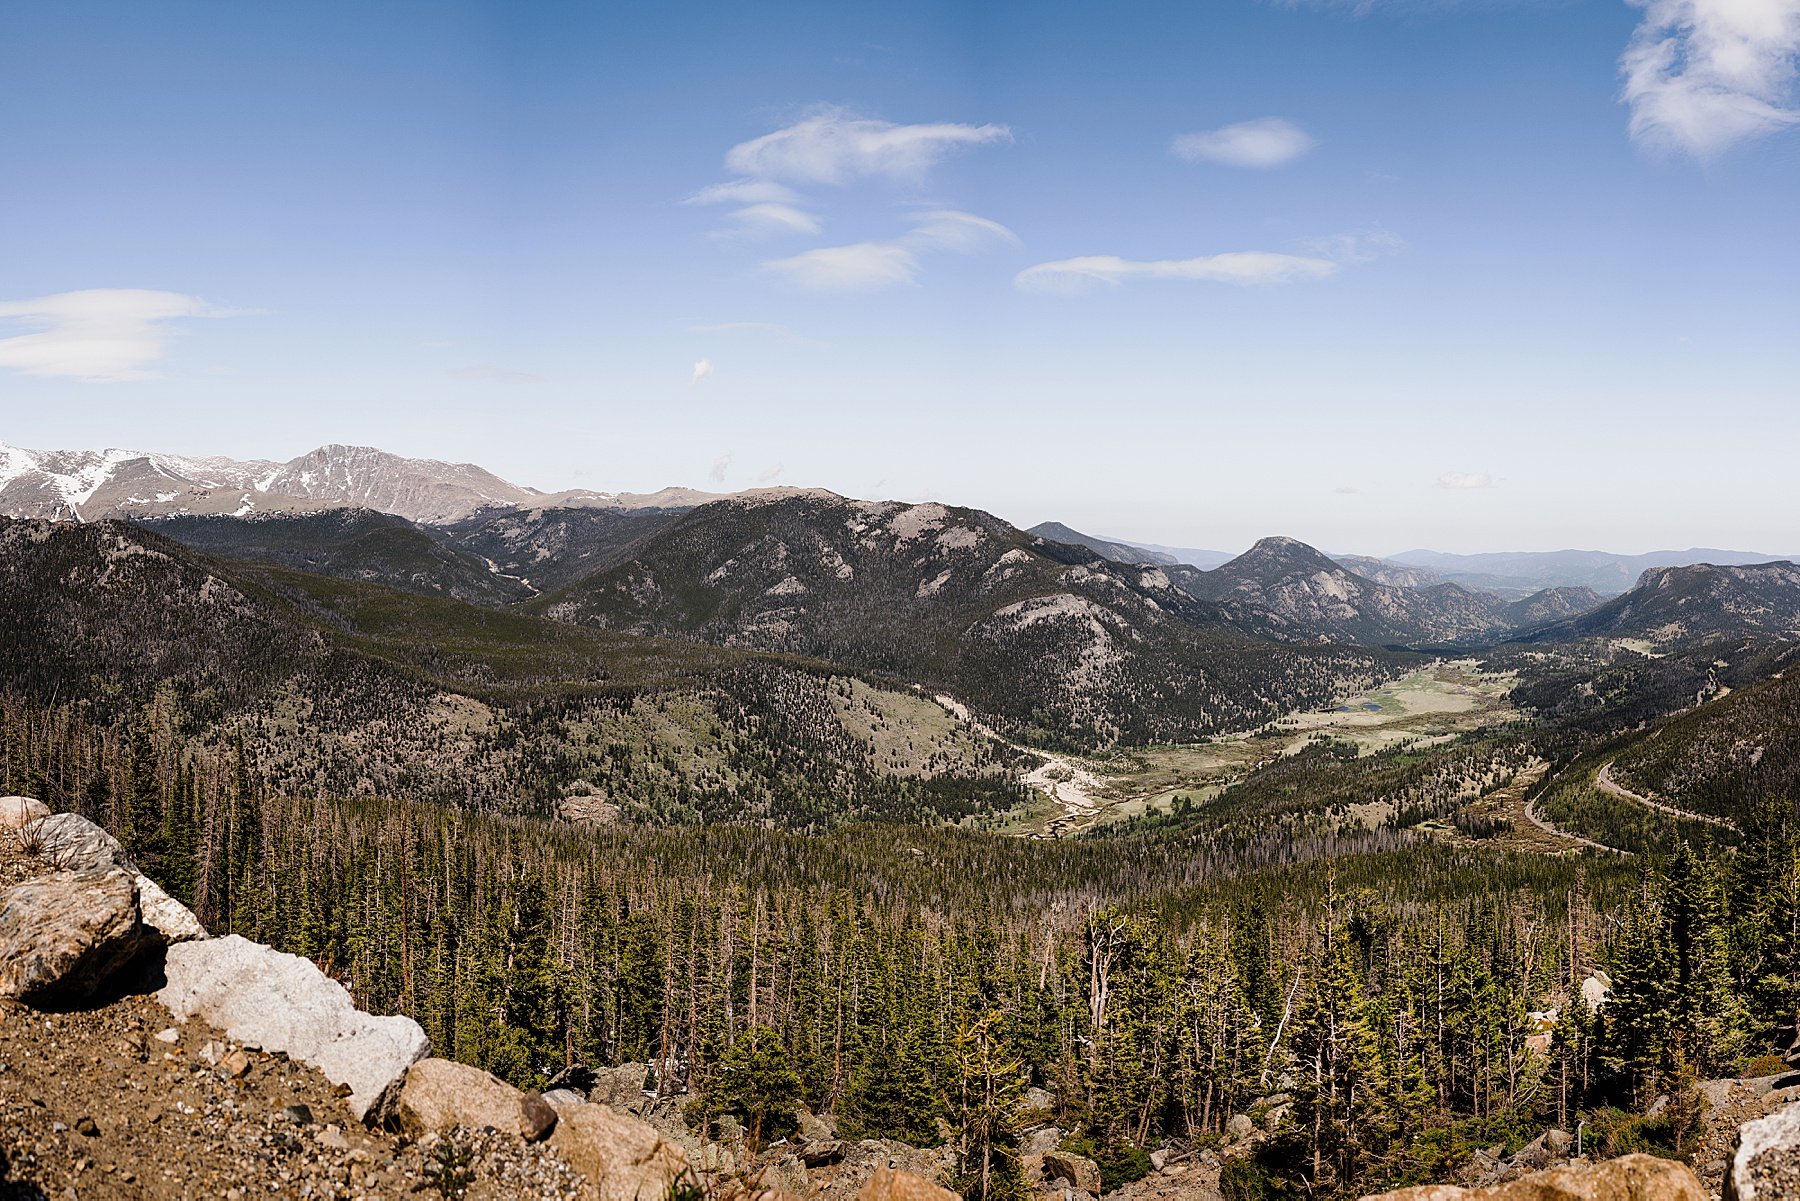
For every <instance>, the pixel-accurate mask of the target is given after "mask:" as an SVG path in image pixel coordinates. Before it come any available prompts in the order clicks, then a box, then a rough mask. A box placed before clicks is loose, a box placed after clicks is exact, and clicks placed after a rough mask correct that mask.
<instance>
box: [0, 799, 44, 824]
mask: <svg viewBox="0 0 1800 1201" xmlns="http://www.w3.org/2000/svg"><path fill="white" fill-rule="evenodd" d="M49 816H50V806H48V805H46V804H44V802H42V801H39V800H34V799H33V798H31V797H28V796H0V830H17V829H19V828H21V827H22V826H24V825H25V823H26V822H34V821H36V820H37V819H38V818H40V817H49Z"/></svg>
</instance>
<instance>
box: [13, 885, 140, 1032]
mask: <svg viewBox="0 0 1800 1201" xmlns="http://www.w3.org/2000/svg"><path fill="white" fill-rule="evenodd" d="M154 939H155V935H154V934H153V933H151V932H150V931H148V930H147V929H146V928H145V926H144V924H143V922H142V920H141V917H140V914H139V910H138V894H137V888H136V886H135V885H133V883H132V880H131V877H130V876H129V875H128V874H126V873H125V872H123V871H120V870H118V869H117V868H112V869H109V870H105V871H80V872H56V873H53V874H51V875H48V876H40V877H38V878H37V879H35V880H27V881H25V882H24V883H23V884H17V885H14V886H13V887H12V888H9V889H7V890H6V891H5V892H4V893H0V996H5V997H14V998H17V999H18V1000H21V1001H24V1002H26V1003H28V1004H33V1005H41V1004H57V1003H66V1002H72V1001H79V1000H81V999H83V998H85V997H87V996H89V995H91V994H92V993H93V992H94V991H95V990H96V989H97V988H99V987H100V986H101V985H102V984H104V983H105V982H106V980H107V978H108V977H110V976H111V975H112V974H113V973H114V972H116V971H118V970H119V969H120V968H122V967H124V966H125V964H127V963H129V962H130V961H131V960H132V958H134V957H135V956H136V955H137V954H138V953H139V952H140V951H142V950H144V949H145V948H146V947H147V946H148V945H149V944H150V943H152V942H153V941H154Z"/></svg>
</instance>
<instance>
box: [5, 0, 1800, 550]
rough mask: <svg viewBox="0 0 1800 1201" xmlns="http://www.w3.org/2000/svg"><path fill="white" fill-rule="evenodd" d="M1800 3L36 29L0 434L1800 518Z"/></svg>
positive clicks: (1144, 495) (1107, 8) (1091, 496)
mask: <svg viewBox="0 0 1800 1201" xmlns="http://www.w3.org/2000/svg"><path fill="white" fill-rule="evenodd" d="M1797 52H1800V0H1650V2H1649V3H1648V4H1642V3H1639V4H1633V3H1626V2H1624V0H1569V2H1566V3H1558V2H1556V0H1536V2H1530V0H1521V2H1518V3H1505V2H1503V0H1485V2H1483V0H1363V2H1360V3H1336V2H1333V0H1317V2H1313V3H1266V2H1259V0H1205V2H1203V3H1196V2H1193V0H1189V2H1188V3H1183V4H1163V3H1134V4H1118V5H1097V4H1072V3H1041V2H1040V3H1030V4H939V5H925V4H910V5H904V6H901V5H876V4H863V5H852V4H843V3H832V4H810V5H809V4H794V3H785V4H769V5H755V6H750V5H741V4H737V5H716V6H713V5H692V4H670V5H632V6H626V5H622V4H597V5H596V4H556V3H537V4H498V3H492V4H467V5H459V4H455V3H447V2H443V0H439V2H434V3H429V4H415V5H406V4H392V3H384V4H357V5H350V4H331V3H321V2H317V0H314V2H311V3H307V4H304V5H301V4H287V3H278V2H277V3H264V4H257V5H232V4H224V3H217V4H183V3H162V4H158V5H154V6H151V5H142V4H125V3H119V4H98V3H84V2H82V0H72V2H67V3H56V4H52V3H48V2H42V3H39V2H31V0H27V2H25V3H20V4H13V5H8V6H6V8H5V9H4V10H0V439H3V440H5V441H8V442H11V443H14V444H16V445H24V446H32V447H38V448H51V447H65V446H66V447H86V446H101V445H122V446H132V447H142V448H146V449H159V450H174V451H181V452H187V453H216V454H229V455H233V456H239V457H268V458H287V457H290V456H292V455H294V454H298V453H300V452H302V451H304V450H307V449H309V448H311V447H312V446H314V445H317V444H319V443H322V442H327V441H341V442H359V443H369V444H374V445H379V446H382V447H384V448H387V449H390V450H394V451H397V452H400V453H404V454H412V455H421V456H429V457H436V458H445V459H452V460H473V461H477V462H480V463H482V464H483V465H485V466H487V467H489V468H491V469H493V470H495V471H497V472H499V473H500V474H502V475H505V476H507V477H509V478H512V479H516V480H518V481H520V482H523V483H530V484H534V485H536V486H538V487H542V488H547V489H549V488H564V487H574V486H582V487H596V488H611V489H629V490H649V489H653V488H656V487H660V486H663V485H665V484H687V485H691V486H698V487H713V488H718V489H732V488H742V487H751V486H756V485H758V484H761V483H769V482H779V483H784V484H804V485H820V486H825V487H829V488H833V489H836V490H838V491H841V492H845V493H848V494H853V495H859V496H882V497H888V496H891V497H897V498H901V499H920V498H924V497H927V496H930V497H936V498H940V499H944V500H948V501H952V502H956V503H962V504H972V505H977V506H979V507H983V508H987V509H990V510H992V511H994V512H997V513H999V514H1001V515H1002V516H1004V517H1007V518H1009V519H1011V520H1014V521H1018V522H1020V523H1022V524H1029V523H1032V522H1036V521H1039V520H1043V519H1046V518H1054V519H1058V520H1062V521H1065V522H1068V523H1069V524H1072V525H1075V526H1077V527H1080V528H1086V529H1091V530H1094V531H1096V532H1101V533H1108V534H1115V535H1123V536H1131V537H1137V538H1141V539H1144V540H1150V541H1157V542H1162V543H1168V544H1175V545H1187V546H1217V547H1222V548H1225V549H1234V548H1237V547H1241V546H1243V545H1245V544H1247V543H1248V542H1249V541H1250V540H1252V539H1254V538H1255V537H1257V536H1259V535H1262V534H1268V533H1285V534H1290V535H1293V536H1296V537H1301V538H1304V539H1306V540H1308V541H1311V542H1315V543H1318V544H1321V545H1325V546H1329V547H1332V548H1336V549H1345V550H1359V551H1367V552H1373V553H1386V552H1392V551H1397V550H1400V549H1403V548H1406V547H1410V546H1418V545H1429V546H1435V547H1439V548H1442V549H1449V550H1488V549H1501V548H1549V547H1557V546H1566V545H1588V546H1605V547H1608V548H1613V549H1618V550H1643V549H1648V548H1651V547H1656V546H1678V545H1679V546H1686V545H1692V544H1707V545H1730V546H1736V547H1744V548H1750V549H1761V550H1770V551H1784V552H1785V551H1800V530H1797V529H1796V522H1795V520H1794V513H1795V511H1796V503H1795V502H1796V501H1797V500H1800V487H1797V485H1796V483H1795V476H1794V473H1793V471H1792V466H1791V464H1792V459H1793V454H1794V450H1795V448H1796V447H1800V404H1796V401H1797V400H1800V395H1797V392H1800V388H1797V386H1796V383H1795V381H1796V379H1797V378H1800V372H1797V370H1796V369H1797V368H1800V336H1796V331H1800V287H1797V285H1796V279H1797V271H1796V268H1797V267H1800V228H1797V227H1800V221H1797V214H1800V203H1797V201H1800V124H1797V121H1796V112H1795V99H1796V98H1795V94H1794V68H1795V59H1796V53H1797Z"/></svg>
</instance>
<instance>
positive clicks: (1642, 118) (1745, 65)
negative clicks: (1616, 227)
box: [1619, 0, 1800, 159]
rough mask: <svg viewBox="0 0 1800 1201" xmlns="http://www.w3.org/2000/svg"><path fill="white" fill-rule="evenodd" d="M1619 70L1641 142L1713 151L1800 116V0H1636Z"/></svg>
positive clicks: (1698, 153) (1702, 153)
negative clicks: (1635, 18) (1799, 90)
mask: <svg viewBox="0 0 1800 1201" xmlns="http://www.w3.org/2000/svg"><path fill="white" fill-rule="evenodd" d="M1631 3H1633V4H1635V5H1637V6H1638V7H1641V8H1642V9H1643V10H1644V19H1643V21H1642V22H1641V23H1640V24H1639V25H1638V27H1637V29H1636V30H1635V31H1634V32H1633V33H1632V36H1631V41H1630V43H1629V44H1628V45H1627V46H1626V48H1625V53H1624V54H1623V55H1622V56H1621V57H1620V59H1619V71H1620V74H1622V75H1623V76H1624V79H1625V83H1624V87H1623V89H1622V92H1621V98H1622V99H1623V100H1624V102H1625V103H1626V104H1627V105H1629V106H1630V109H1631V121H1630V131H1631V136H1632V138H1633V139H1634V140H1635V141H1637V142H1638V143H1639V144H1640V145H1645V146H1650V147H1653V148H1655V149H1659V150H1672V151H1678V152H1681V153H1685V154H1689V155H1692V156H1694V157H1695V158H1700V159H1710V158H1714V157H1716V156H1717V155H1719V154H1722V153H1723V152H1725V151H1726V150H1729V149H1730V148H1731V147H1733V146H1735V145H1737V144H1739V143H1741V142H1745V141H1749V140H1751V139H1753V138H1758V137H1763V136H1766V135H1768V134H1771V133H1775V132H1778V131H1780V130H1784V129H1791V128H1793V127H1794V126H1795V125H1800V110H1796V108H1795V107H1794V82H1795V74H1796V67H1797V66H1800V0H1631Z"/></svg>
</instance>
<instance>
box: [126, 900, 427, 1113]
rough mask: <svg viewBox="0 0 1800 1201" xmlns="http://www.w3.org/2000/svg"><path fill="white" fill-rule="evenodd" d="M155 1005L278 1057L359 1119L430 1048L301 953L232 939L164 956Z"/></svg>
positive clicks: (377, 1108)
mask: <svg viewBox="0 0 1800 1201" xmlns="http://www.w3.org/2000/svg"><path fill="white" fill-rule="evenodd" d="M164 973H165V975H166V976H167V979H168V983H167V984H166V985H165V986H164V987H163V988H162V990H161V991H160V992H158V993H157V994H156V995H157V998H158V999H159V1000H160V1001H162V1003H163V1004H164V1005H165V1006H167V1007H168V1009H169V1012H170V1013H172V1014H174V1015H175V1017H176V1018H177V1019H178V1020H180V1021H184V1022H185V1021H189V1020H191V1019H193V1018H196V1017H198V1018H202V1019H204V1020H205V1021H207V1022H209V1023H211V1024H212V1025H214V1026H216V1027H218V1028H219V1029H221V1030H223V1031H224V1032H225V1033H226V1034H227V1035H228V1036H229V1037H231V1038H233V1039H235V1040H237V1041H238V1042H241V1043H244V1044H245V1045H247V1046H252V1047H258V1048H260V1049H262V1050H265V1051H282V1052H285V1053H286V1054H287V1055H289V1056H290V1057H292V1058H294V1059H297V1060H299V1061H300V1062H302V1063H306V1064H310V1065H312V1066H313V1067H316V1068H318V1069H319V1070H320V1071H321V1072H323V1073H324V1074H325V1077H326V1078H327V1079H328V1080H330V1081H331V1082H332V1083H334V1084H341V1085H346V1086H348V1087H349V1089H350V1095H349V1097H348V1098H347V1102H348V1104H349V1106H350V1110H351V1112H352V1113H354V1114H355V1115H356V1116H357V1117H358V1118H359V1119H361V1120H363V1121H372V1120H375V1119H377V1118H380V1117H383V1116H385V1110H386V1107H387V1105H388V1104H389V1103H390V1102H391V1101H392V1099H393V1096H394V1094H395V1093H396V1092H397V1091H398V1089H399V1087H400V1085H401V1082H402V1081H403V1080H404V1079H405V1078H406V1074H407V1069H409V1068H410V1067H411V1066H412V1065H413V1064H414V1063H415V1062H416V1061H418V1060H419V1059H422V1058H424V1056H425V1054H426V1052H427V1051H429V1050H430V1043H429V1042H428V1041H427V1039H426V1037H425V1032H424V1031H423V1030H421V1029H420V1028H419V1024H418V1023H417V1022H415V1021H413V1020H412V1019H411V1018H407V1017H371V1016H370V1015H369V1014H366V1013H364V1012H362V1011H361V1010H359V1009H357V1008H356V1005H355V1004H354V1003H353V1002H352V1001H351V999H350V994H349V992H348V991H346V990H345V988H344V986H343V985H341V984H339V983H338V982H337V981H335V980H333V979H331V978H330V977H328V976H326V975H325V973H323V972H321V971H320V970H319V969H318V968H317V967H315V966H313V964H312V963H310V962H308V961H307V960H305V959H302V958H300V957H299V956H298V955H287V954H284V953H282V952H280V951H277V950H274V949H273V948H271V947H266V946H263V945H262V944H261V943H254V942H250V941H249V940H248V939H244V938H240V937H238V936H237V935H235V934H230V935H226V936H225V937H224V938H213V939H207V940H205V941H202V942H189V943H182V944H179V945H177V946H172V947H170V948H169V950H168V956H167V962H166V964H165V966H164Z"/></svg>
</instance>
